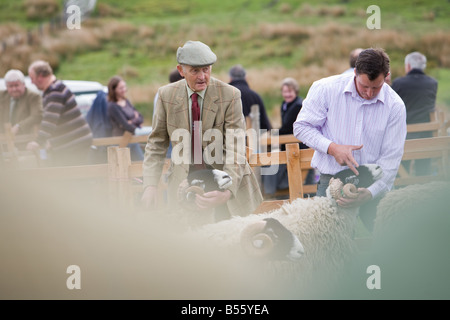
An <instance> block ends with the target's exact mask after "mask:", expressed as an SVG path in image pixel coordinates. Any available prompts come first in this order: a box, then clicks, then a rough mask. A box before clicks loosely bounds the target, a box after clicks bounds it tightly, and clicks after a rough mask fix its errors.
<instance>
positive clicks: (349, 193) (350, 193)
mask: <svg viewBox="0 0 450 320" xmlns="http://www.w3.org/2000/svg"><path fill="white" fill-rule="evenodd" d="M342 194H343V195H344V196H345V197H346V198H350V199H355V198H357V197H358V188H356V186H355V185H354V184H353V183H347V184H345V185H344V186H343V187H342Z"/></svg>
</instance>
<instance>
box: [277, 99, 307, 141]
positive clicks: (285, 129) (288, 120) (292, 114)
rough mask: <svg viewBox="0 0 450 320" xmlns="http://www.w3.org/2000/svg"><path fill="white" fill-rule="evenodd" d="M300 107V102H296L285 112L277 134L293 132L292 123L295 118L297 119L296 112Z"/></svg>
mask: <svg viewBox="0 0 450 320" xmlns="http://www.w3.org/2000/svg"><path fill="white" fill-rule="evenodd" d="M301 108H302V105H301V104H298V103H296V104H295V105H293V106H292V107H291V108H289V110H288V111H287V113H286V116H285V121H284V123H283V124H282V126H281V128H280V130H279V134H292V133H293V125H294V122H295V120H296V119H297V116H298V113H299V112H300V110H301Z"/></svg>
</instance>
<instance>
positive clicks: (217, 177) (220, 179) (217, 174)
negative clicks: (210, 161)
mask: <svg viewBox="0 0 450 320" xmlns="http://www.w3.org/2000/svg"><path fill="white" fill-rule="evenodd" d="M213 174H214V181H216V183H217V186H218V187H219V189H226V188H228V187H230V186H231V184H232V183H233V182H232V179H231V177H230V176H229V175H228V173H226V172H225V171H222V170H217V169H214V170H213Z"/></svg>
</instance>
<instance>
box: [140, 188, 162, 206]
mask: <svg viewBox="0 0 450 320" xmlns="http://www.w3.org/2000/svg"><path fill="white" fill-rule="evenodd" d="M157 195H158V189H157V187H156V186H148V187H147V188H145V190H144V193H142V197H141V202H142V205H143V206H144V208H146V209H150V208H156V205H157Z"/></svg>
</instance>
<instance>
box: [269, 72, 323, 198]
mask: <svg viewBox="0 0 450 320" xmlns="http://www.w3.org/2000/svg"><path fill="white" fill-rule="evenodd" d="M299 91H300V87H299V85H298V82H297V81H296V80H295V79H294V78H285V79H283V81H282V82H281V96H282V97H283V102H282V103H281V110H280V114H281V127H280V129H279V131H278V134H279V135H283V134H293V133H294V132H293V130H294V129H293V127H292V126H293V124H294V122H295V120H296V119H297V115H298V113H299V112H300V110H301V109H302V102H303V99H302V98H301V97H300V96H299V95H298V94H299ZM306 148H308V146H307V145H305V144H303V143H300V149H306ZM280 149H281V151H284V150H285V149H286V147H285V145H281V146H280ZM263 181H264V194H265V195H267V196H273V195H274V194H275V192H276V191H277V190H283V189H287V188H289V183H288V174H287V167H286V165H285V164H280V165H279V167H278V172H277V173H276V174H274V175H268V176H264V179H263ZM314 183H315V174H314V170H313V169H310V170H309V171H308V175H307V177H306V180H305V184H314Z"/></svg>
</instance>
